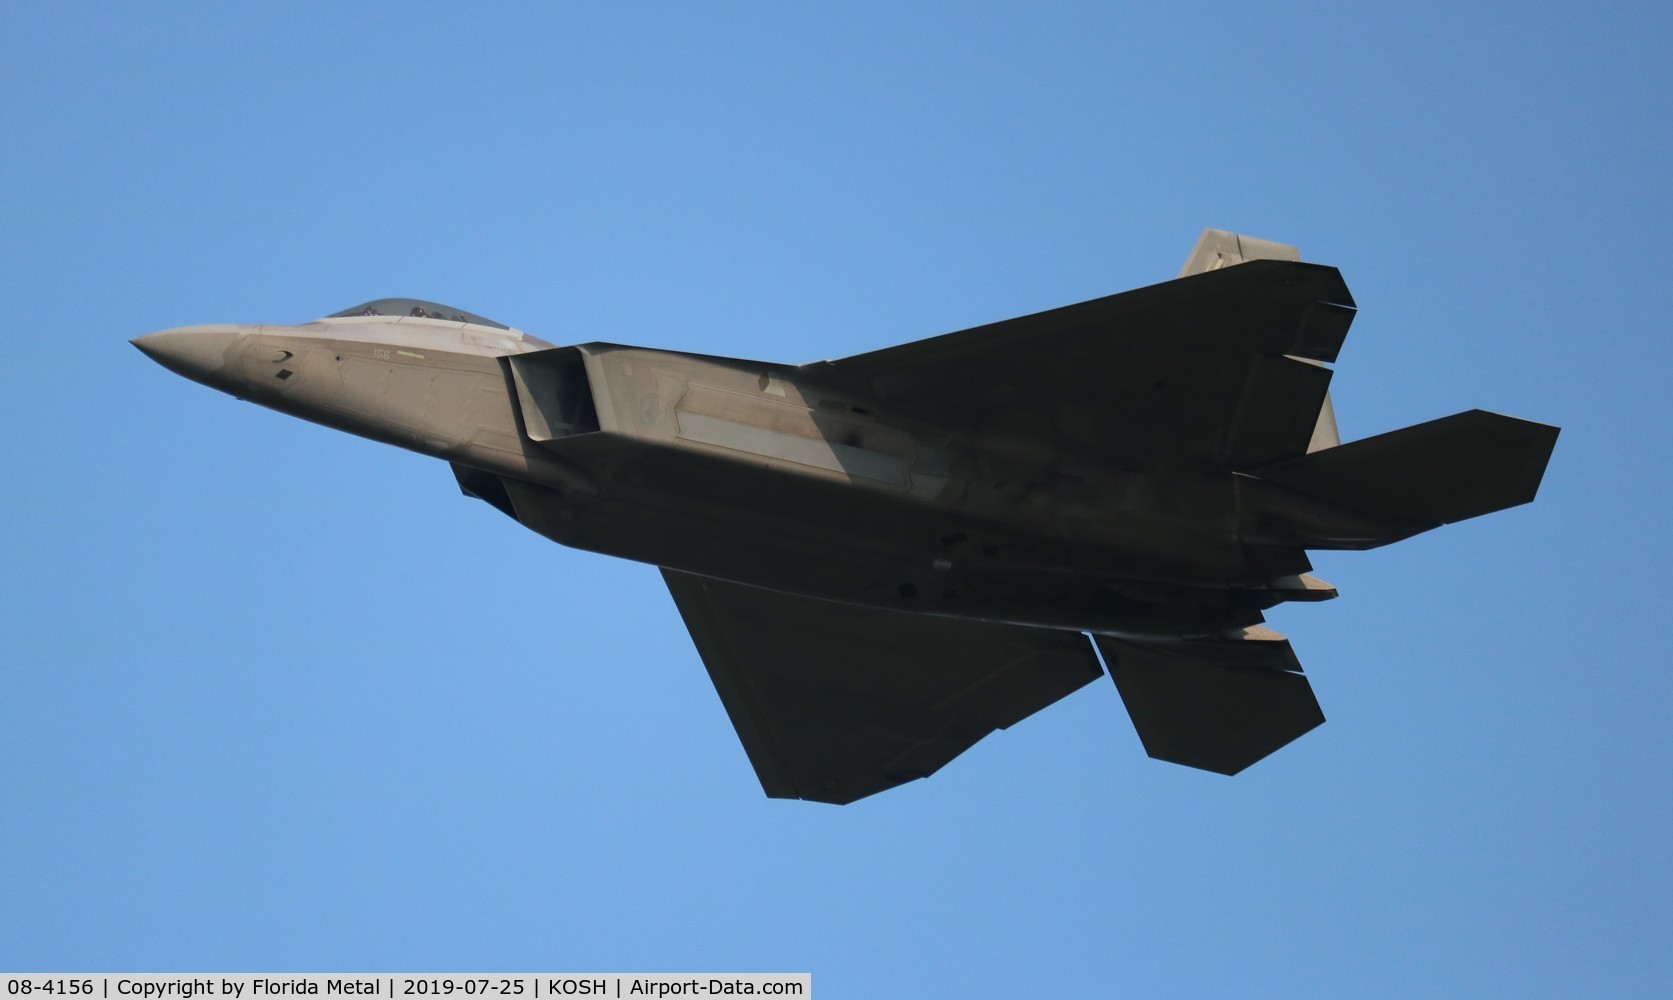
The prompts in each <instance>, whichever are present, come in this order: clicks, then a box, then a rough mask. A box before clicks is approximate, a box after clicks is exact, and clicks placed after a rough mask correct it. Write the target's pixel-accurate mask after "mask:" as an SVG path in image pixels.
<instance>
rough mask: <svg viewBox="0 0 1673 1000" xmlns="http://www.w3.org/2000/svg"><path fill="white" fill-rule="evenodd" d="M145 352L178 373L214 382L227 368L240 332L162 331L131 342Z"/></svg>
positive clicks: (197, 380) (196, 379)
mask: <svg viewBox="0 0 1673 1000" xmlns="http://www.w3.org/2000/svg"><path fill="white" fill-rule="evenodd" d="M129 343H130V344H133V345H134V346H135V347H137V348H139V349H140V351H141V353H143V354H144V355H145V356H146V357H148V358H150V359H151V360H152V361H155V362H157V363H158V364H159V365H162V366H163V367H164V368H167V369H168V370H169V371H171V372H174V373H175V374H177V375H184V376H186V377H187V378H189V379H191V380H192V381H194V382H204V383H208V384H214V382H216V381H217V378H216V376H217V373H219V372H220V371H221V369H222V368H224V367H226V365H227V361H228V357H227V355H228V353H229V352H230V351H231V350H232V348H233V347H234V346H235V345H236V344H237V343H238V334H236V333H232V332H230V331H226V330H190V329H177V330H162V331H160V332H158V333H148V334H146V335H145V336H143V337H135V338H134V339H133V340H131V341H129Z"/></svg>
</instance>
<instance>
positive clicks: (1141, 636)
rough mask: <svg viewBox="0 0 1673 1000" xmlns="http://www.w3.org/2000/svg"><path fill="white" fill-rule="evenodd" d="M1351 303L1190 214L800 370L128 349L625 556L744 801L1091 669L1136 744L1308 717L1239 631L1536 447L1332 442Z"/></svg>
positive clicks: (1300, 728)
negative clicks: (1109, 683)
mask: <svg viewBox="0 0 1673 1000" xmlns="http://www.w3.org/2000/svg"><path fill="white" fill-rule="evenodd" d="M1354 312H1355V306H1354V301H1353V297H1352V296H1351V295H1349V293H1348V287H1347V285H1346V284H1345V283H1344V282H1343V280H1342V277H1341V275H1340V274H1339V273H1338V272H1337V270H1336V269H1335V268H1333V267H1326V266H1322V265H1318V264H1308V263H1302V262H1301V261H1300V258H1299V256H1298V254H1297V253H1296V249H1295V248H1294V247H1292V246H1288V245H1284V244H1279V243H1273V242H1269V241H1265V240H1257V239H1253V238H1250V237H1247V236H1239V235H1235V234H1233V233H1229V232H1223V231H1220V230H1213V229H1211V230H1207V231H1206V232H1204V234H1203V236H1202V238H1201V239H1200V240H1199V241H1198V243H1197V245H1196V247H1195V249H1194V250H1193V251H1192V253H1191V256H1190V258H1189V259H1188V260H1187V261H1186V264H1185V267H1184V269H1183V271H1182V272H1181V274H1180V277H1178V278H1177V279H1175V280H1172V281H1167V282H1163V283H1161V284H1157V285H1151V286H1149V287H1146V288H1140V289H1137V290H1134V291H1130V292H1125V293H1122V294H1118V295H1112V296H1109V297H1106V298H1100V299H1094V300H1092V301H1089V302H1082V303H1080V304H1078V305H1071V306H1065V307H1063V308H1060V309H1053V310H1050V311H1048V312H1043V313H1037V314H1035V315H1031V316H1024V317H1021V318H1018V319H1010V320H1005V321H1003V322H999V323H993V324H990V325H987V326H981V327H976V328H974V329H970V330H964V331H961V332H957V333H949V334H946V335H944V336H939V337H932V338H930V339H927V340H920V341H916V342H913V343H908V344H902V345H899V346H896V347H890V348H886V349H884V350H879V351H873V352H871V353H867V354H859V355H855V356H852V357H847V358H842V359H840V360H837V361H819V362H814V363H812V364H803V365H782V364H771V363H765V362H758V361H741V360H736V359H733V358H723V357H709V356H705V355H698V354H687V353H680V352H673V351H660V350H652V349H647V348H642V347H626V346H621V345H618V344H607V343H587V344H578V345H575V346H570V347H558V346H554V345H552V344H549V343H547V342H545V341H543V340H539V339H537V338H535V337H532V336H529V335H528V334H525V333H523V332H521V331H519V330H515V329H512V328H509V327H506V326H504V325H502V324H500V323H496V322H493V321H491V320H488V319H484V318H483V317H481V316H478V315H474V314H472V313H468V312H463V311H461V310H457V309H453V308H449V307H447V306H442V305H438V304H436V303H432V302H424V301H418V300H412V299H380V300H378V301H375V302H368V303H366V304H365V305H360V306H355V307H354V308H352V309H346V310H344V311H342V312H339V313H334V314H332V315H330V316H327V317H325V318H323V319H319V320H315V321H314V322H311V323H304V324H302V325H300V326H267V325H255V326H252V325H221V326H195V327H183V328H178V329H172V330H164V331H162V332H159V333H152V334H149V335H146V336H143V337H139V338H137V339H136V340H134V341H133V343H134V345H135V346H137V347H138V348H139V349H140V350H141V351H143V352H145V353H146V354H147V355H149V356H150V357H151V358H153V359H154V360H156V361H157V362H159V363H160V364H162V365H163V366H164V367H166V368H168V369H170V370H172V371H175V372H177V373H179V374H181V375H184V376H186V377H187V378H190V379H193V380H195V381H198V382H201V383H203V384H205V385H208V386H212V387H214V388H216V389H220V390H223V391H225V392H228V393H231V394H232V395H234V396H238V397H240V398H243V399H247V400H250V401H252V402H255V403H259V404H261V405H262V406H266V407H270V408H272V409H274V410H278V411H280V412H281V413H288V414H291V415H293V416H298V417H302V418H304V419H306V420H312V421H315V422H317V423H321V424H325V425H327V426H330V427H335V428H338V429H340V430H344V431H348V432H349V433H352V434H358V435H361V436H363V437H368V438H371V439H373V440H376V441H383V442H386V443H389V444H393V445H398V446H400V447H403V448H409V449H412V450H413V451H417V452H420V453H422V454H425V455H431V456H434V457H436V458H440V459H442V460H444V461H446V462H449V463H451V465H452V467H453V473H454V476H455V477H456V478H457V480H458V484H459V487H460V489H461V490H462V491H463V492H464V493H465V494H467V495H469V496H473V497H477V498H479V499H481V500H483V501H486V502H487V503H488V505H489V506H492V507H494V508H495V509H497V510H499V511H501V512H502V513H504V514H506V515H508V516H510V517H512V518H515V519H516V520H517V521H518V522H520V523H522V524H523V525H525V526H527V527H529V528H531V529H533V530H534V531H536V532H538V533H540V534H542V535H545V536H546V537H547V538H550V539H552V540H554V541H557V542H560V543H562V544H564V545H570V546H574V547H576V548H581V549H588V550H591V551H594V552H601V553H604V554H607V555H613V556H620V557H622V558H626V559H632V560H636V561H639V562H644V563H649V564H652V565H654V566H658V567H660V568H661V570H662V575H663V578H664V579H665V580H666V581H667V584H668V588H669V590H670V591H671V592H672V593H673V597H674V601H675V603H676V604H677V605H678V606H679V610H680V613H681V615H682V616H683V617H684V618H685V623H686V625H687V627H688V628H689V629H690V631H691V636H692V639H693V640H694V641H695V643H696V646H697V651H698V653H699V654H700V655H701V657H702V660H703V663H704V665H705V666H706V667H707V668H708V671H709V674H710V676H711V678H712V679H713V681H714V685H715V688H716V690H717V691H718V692H719V694H720V699H721V701H722V703H723V704H724V705H725V708H726V711H727V713H728V715H729V716H730V717H731V720H732V724H733V726H734V727H735V728H736V730H737V733H738V736H739V738H740V739H741V740H742V742H743V747H744V750H745V752H746V753H747V754H748V756H749V760H750V763H751V764H752V765H754V768H755V772H756V775H757V776H758V777H759V778H760V781H761V785H762V787H763V789H764V790H765V791H766V793H767V794H768V795H769V796H773V797H778V798H800V799H810V800H815V801H820V802H833V803H847V802H851V801H853V800H855V799H858V798H861V797H864V796H867V795H871V794H874V793H876V792H880V791H883V790H885V789H888V788H892V787H894V786H896V785H899V784H901V783H903V782H906V781H909V780H911V779H914V778H922V777H925V776H927V775H929V774H931V773H933V772H935V771H936V770H937V769H938V768H940V767H941V766H942V765H944V764H946V763H947V762H948V761H950V760H952V759H953V758H954V757H956V756H958V755H959V754H960V753H962V752H964V751H965V750H966V749H968V748H969V747H970V746H971V745H973V744H974V743H975V742H976V741H978V740H980V739H981V738H982V737H984V736H986V735H987V734H988V733H990V732H992V731H993V730H995V729H1000V728H1005V727H1008V726H1010V725H1012V724H1013V723H1015V722H1018V721H1019V720H1021V719H1023V718H1026V717H1027V716H1029V715H1032V714H1034V713H1035V712H1038V711H1040V710H1041V709H1043V708H1045V707H1046V706H1048V705H1050V704H1052V703H1053V702H1055V701H1057V700H1058V699H1059V698H1062V697H1064V696H1065V695H1067V694H1069V693H1070V692H1073V691H1075V690H1077V689H1078V688H1080V687H1082V686H1083V685H1086V684H1089V683H1091V682H1092V681H1093V680H1095V679H1097V678H1098V677H1100V676H1102V674H1103V673H1104V672H1105V669H1106V667H1107V670H1108V673H1109V674H1110V676H1111V677H1112V678H1113V680H1114V682H1115V685H1116V687H1117V689H1118V690H1119V691H1120V694H1121V698H1122V699H1123V701H1124V702H1125V704H1126V706H1127V711H1128V714H1129V715H1130V716H1131V717H1132V721H1133V724H1134V726H1135V727H1136V728H1137V730H1138V734H1139V737H1140V739H1141V741H1142V742H1143V744H1144V747H1145V750H1146V751H1147V752H1148V753H1149V754H1150V756H1152V757H1155V758H1159V759H1162V760H1167V761H1173V762H1175V763H1179V764H1184V765H1187V766H1190V767H1195V768H1203V769H1206V770H1209V771H1217V772H1220V773H1223V774H1235V773H1237V772H1238V771H1240V770H1242V769H1243V768H1245V767H1247V766H1249V765H1250V764H1252V763H1254V762H1255V761H1258V760H1260V759H1261V758H1263V757H1265V756H1267V755H1268V754H1270V753H1272V752H1273V751H1275V750H1277V749H1278V748H1279V747H1282V746H1284V745H1285V744H1287V743H1289V742H1290V741H1291V740H1294V739H1295V738H1297V737H1298V736H1300V735H1302V734H1303V733H1305V732H1307V731H1308V730H1310V729H1312V728H1313V727H1315V726H1317V725H1319V724H1320V723H1321V722H1323V721H1324V715H1323V713H1322V712H1321V711H1320V709H1319V704H1318V701H1317V700H1316V699H1315V698H1314V696H1313V691H1312V688H1311V686H1310V685H1309V684H1308V682H1307V679H1306V677H1305V676H1303V674H1302V670H1301V666H1300V664H1299V663H1298V662H1297V660H1296V657H1295V654H1294V652H1293V651H1292V650H1291V648H1290V644H1289V642H1288V640H1286V639H1285V638H1284V637H1283V636H1282V635H1280V634H1278V633H1277V632H1275V631H1272V630H1271V629H1269V628H1267V627H1265V626H1264V625H1262V621H1263V620H1264V619H1263V616H1262V612H1263V611H1266V610H1267V609H1269V608H1272V607H1274V606H1276V605H1279V604H1283V603H1286V602H1291V601H1322V600H1325V599H1328V598H1332V597H1335V596H1336V590H1335V589H1334V588H1333V587H1331V585H1330V584H1327V583H1325V582H1323V581H1321V580H1319V579H1317V578H1315V577H1313V576H1311V575H1309V573H1308V571H1309V570H1310V569H1311V565H1310V564H1309V562H1308V558H1307V550H1308V549H1368V548H1374V547H1376V546H1379V545H1386V544H1388V543H1390V542H1394V541H1398V540H1400V539H1402V538H1406V537H1408V536H1411V535H1414V534H1417V533H1418V532H1420V531H1427V530H1429V529H1431V528H1435V527H1438V526H1440V525H1443V524H1450V523H1452V522H1454V521H1460V520H1463V519H1465V518H1470V517H1475V516H1477V515H1480V514H1486V513H1489V512H1491V511H1496V510H1500V509H1502V508H1505V507H1510V506H1513V505H1516V504H1522V503H1527V502H1529V501H1530V500H1532V499H1533V498H1534V494H1535V492H1536V491H1537V489H1538V487H1539V482H1540V479H1541V477H1542V476H1543V475H1544V471H1545V466H1546V462H1547V460H1548V459H1549V457H1550V454H1551V450H1552V447H1553V446H1554V444H1555V442H1556V438H1557V432H1558V429H1557V428H1555V427H1551V426H1548V425H1545V424H1538V423H1533V422H1530V421H1526V420H1519V419H1516V418H1513V417H1506V416H1500V415H1498V414H1494V413H1488V412H1484V411H1481V410H1470V411H1467V412H1464V413H1459V414H1456V415H1454V416H1450V417H1444V418H1442V419H1439V420H1434V421H1430V422H1428V423H1423V424H1417V425H1415V426H1412V427H1406V428H1404V429H1402V430H1396V431H1392V432H1389V433H1386V434H1381V435H1378V436H1376V437H1370V438H1365V439H1363V440H1359V441H1352V442H1349V443H1346V444H1344V443H1342V442H1341V441H1340V439H1339V438H1338V436H1337V430H1336V421H1335V416H1334V412H1333V410H1332V406H1331V401H1330V396H1329V393H1328V388H1329V383H1330V377H1331V369H1330V368H1329V367H1327V366H1328V365H1329V364H1330V363H1331V362H1334V361H1335V360H1336V356H1337V352H1338V350H1339V349H1340V348H1341V346H1342V342H1343V338H1344V337H1345V336H1346V334H1347V332H1348V325H1349V323H1350V322H1352V320H1353V318H1354Z"/></svg>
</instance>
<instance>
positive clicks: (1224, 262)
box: [1179, 229, 1342, 453]
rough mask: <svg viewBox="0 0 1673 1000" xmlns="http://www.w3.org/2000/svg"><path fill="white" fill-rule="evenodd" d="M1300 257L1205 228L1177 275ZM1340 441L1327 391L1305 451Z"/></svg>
mask: <svg viewBox="0 0 1673 1000" xmlns="http://www.w3.org/2000/svg"><path fill="white" fill-rule="evenodd" d="M1300 259H1301V251H1300V250H1298V249H1297V248H1296V247H1294V246H1291V245H1290V244H1288V243H1277V242H1274V241H1272V240H1263V239H1259V238H1257V237H1254V236H1244V235H1243V234H1241V233H1233V232H1229V231H1227V230H1224V229H1204V230H1203V231H1202V235H1201V236H1199V237H1197V245H1196V246H1194V247H1192V248H1191V255H1190V256H1189V257H1186V258H1185V266H1184V267H1182V268H1180V269H1179V276H1180V277H1181V278H1184V277H1189V276H1190V275H1193V274H1201V273H1202V272H1204V271H1217V270H1219V269H1220V268H1222V267H1231V266H1232V265H1234V264H1243V263H1246V262H1248V261H1251V260H1296V261H1299V260H1300ZM1341 443H1342V438H1341V436H1340V435H1338V434H1337V432H1336V407H1335V406H1333V405H1332V404H1331V402H1330V394H1329V393H1326V394H1325V397H1324V405H1323V406H1321V407H1320V408H1319V418H1318V422H1317V423H1316V424H1314V425H1313V440H1312V442H1311V443H1309V444H1308V446H1307V451H1308V452H1309V453H1311V452H1315V451H1323V450H1324V449H1326V448H1334V447H1336V446H1337V445H1339V444H1341Z"/></svg>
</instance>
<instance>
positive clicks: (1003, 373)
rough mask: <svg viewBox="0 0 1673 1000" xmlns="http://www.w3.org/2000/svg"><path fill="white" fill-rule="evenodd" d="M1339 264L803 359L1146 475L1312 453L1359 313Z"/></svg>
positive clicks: (881, 391) (1170, 288) (870, 387)
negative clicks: (1334, 367) (1335, 370)
mask: <svg viewBox="0 0 1673 1000" xmlns="http://www.w3.org/2000/svg"><path fill="white" fill-rule="evenodd" d="M1354 310H1355V307H1354V301H1353V296H1352V295H1350V294H1349V292H1348V287H1347V284H1346V283H1345V282H1344V281H1343V280H1342V276H1341V274H1340V273H1339V272H1338V271H1337V270H1336V269H1335V268H1333V267H1325V266H1323V265H1319V264H1304V263H1299V262H1295V261H1287V260H1253V261H1249V262H1247V263H1242V264H1237V265H1236V266H1232V267H1222V268H1219V269H1216V270H1210V271H1206V272H1203V273H1198V274H1192V275H1189V276H1187V277H1183V278H1178V279H1175V280H1173V281H1168V282H1164V283H1162V284H1158V285H1151V286H1149V287H1147V288H1139V289H1135V290H1133V291H1130V292H1123V293H1121V294H1119V295H1111V296H1108V297H1106V298H1101V299H1093V300H1092V301H1090V302H1082V303H1080V304H1078V305H1072V306H1065V307H1063V308H1061V309H1053V310H1050V311H1049V312H1042V313H1035V314H1034V315H1032V316H1023V317H1021V318H1019V319H1011V320H1005V321H1004V322H1000V323H993V324H989V325H987V326H980V327H976V328H974V329H970V330H964V331H961V332H959V333H949V334H946V335H944V336H940V337H932V338H930V339H928V340H920V341H915V342H913V343H908V344H901V345H899V346H896V347H890V348H885V349H883V350H880V351H873V352H871V353H869V354H858V355H854V356H852V357H848V358H842V359H840V360H837V361H822V362H816V363H814V364H811V365H804V366H803V368H802V370H803V371H805V372H807V373H808V374H810V375H812V376H814V377H816V378H818V379H821V380H825V381H827V382H828V383H829V384H832V385H833V386H835V387H839V388H845V389H849V390H851V391H854V392H856V393H859V394H862V395H865V396H868V397H870V398H872V399H876V400H877V401H878V402H879V403H880V404H881V405H883V406H884V407H886V408H887V409H888V411H889V412H898V413H901V414H903V415H906V416H908V417H911V418H914V419H918V420H923V421H926V422H929V423H934V424H937V425H939V426H943V427H953V428H962V429H967V430H971V431H974V432H977V433H986V434H993V435H999V436H1005V437H1010V438H1012V439H1013V440H1016V441H1017V442H1018V443H1019V444H1020V445H1021V446H1022V447H1023V448H1026V449H1033V450H1041V451H1044V452H1045V453H1047V454H1054V453H1064V454H1074V455H1080V456H1086V457H1089V458H1095V459H1103V460H1108V461H1114V462H1117V463H1119V464H1121V465H1123V466H1125V467H1127V468H1131V469H1134V470H1139V471H1156V470H1163V469H1168V470H1173V469H1181V468H1193V467H1194V468H1208V469H1228V468H1230V469H1242V468H1247V467H1252V466H1255V465H1261V464H1264V463H1267V462H1274V461H1279V460H1281V459H1285V458H1295V457H1298V456H1300V455H1303V454H1306V452H1307V450H1308V446H1309V444H1310V442H1311V441H1312V438H1313V431H1314V427H1315V425H1316V424H1318V423H1319V421H1320V419H1321V418H1320V411H1321V410H1322V409H1323V407H1324V403H1325V395H1326V392H1327V390H1328V387H1329V383H1330V374H1331V373H1330V370H1329V369H1328V368H1325V367H1323V365H1321V364H1320V363H1319V362H1329V361H1334V360H1335V359H1336V354H1337V351H1338V350H1339V349H1340V348H1341V345H1342V341H1343V339H1344V338H1345V337H1346V336H1347V332H1348V326H1349V324H1350V323H1351V322H1352V320H1353V316H1354Z"/></svg>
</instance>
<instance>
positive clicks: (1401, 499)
mask: <svg viewBox="0 0 1673 1000" xmlns="http://www.w3.org/2000/svg"><path fill="white" fill-rule="evenodd" d="M1557 433H1558V428H1556V427H1552V426H1550V425H1549V424H1540V423H1534V422H1533V421H1531V420H1519V419H1517V418H1516V417H1506V416H1501V415H1500V414H1497V413H1488V412H1487V411H1485V410H1469V411H1467V412H1465V413H1457V414H1454V415H1452V416H1450V417H1443V418H1441V419H1440V420H1431V421H1429V422H1428V423H1423V424H1415V425H1413V426H1411V427H1405V428H1402V429H1400V430H1397V431H1390V432H1389V433H1387V434H1379V435H1377V436H1376V437H1369V438H1364V439H1362V440H1359V441H1350V442H1349V443H1347V444H1344V445H1340V446H1338V447H1335V448H1327V449H1325V450H1323V451H1316V452H1313V453H1311V454H1309V455H1306V456H1304V457H1302V458H1299V459H1293V460H1289V461H1285V462H1280V463H1278V464H1276V465H1270V466H1267V467H1265V468H1261V469H1255V470H1251V471H1250V473H1249V474H1250V475H1252V476H1254V477H1256V478H1257V479H1261V480H1264V481H1266V482H1269V483H1273V484H1276V485H1278V486H1282V487H1284V488H1285V489H1289V490H1293V491H1295V492H1297V493H1304V494H1306V495H1308V496H1311V497H1316V498H1318V499H1320V500H1324V501H1326V502H1327V503H1329V504H1331V505H1332V506H1335V507H1340V508H1344V509H1347V510H1351V511H1355V512H1358V513H1361V514H1369V515H1372V516H1374V517H1378V518H1386V519H1388V520H1390V521H1391V522H1400V523H1402V524H1405V525H1407V526H1408V527H1409V529H1410V530H1405V531H1403V532H1402V533H1398V534H1396V535H1395V536H1394V537H1390V538H1388V539H1386V540H1387V541H1394V540H1396V538H1403V537H1405V536H1406V535H1410V534H1415V533H1416V532H1417V531H1424V530H1427V529H1429V528H1433V527H1438V526H1439V525H1442V524H1451V523H1453V522H1454V521H1462V520H1464V519H1465V518H1470V517H1478V516H1480V515H1482V514H1489V513H1492V512H1493V511H1496V510H1502V509H1504V508H1506V507H1514V506H1516V505H1518V504H1524V503H1527V502H1529V501H1530V500H1532V499H1533V498H1534V494H1535V493H1536V492H1538V490H1539V483H1540V479H1541V478H1542V477H1543V476H1544V475H1545V464H1546V462H1547V461H1548V460H1549V459H1550V458H1551V449H1552V448H1553V447H1554V446H1555V445H1556V443H1557Z"/></svg>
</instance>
